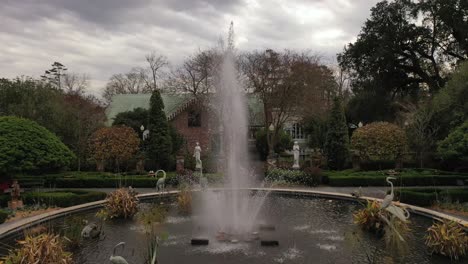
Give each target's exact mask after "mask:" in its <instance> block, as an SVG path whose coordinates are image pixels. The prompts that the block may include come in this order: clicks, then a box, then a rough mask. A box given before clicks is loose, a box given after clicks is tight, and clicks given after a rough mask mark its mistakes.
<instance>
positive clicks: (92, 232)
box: [81, 223, 101, 238]
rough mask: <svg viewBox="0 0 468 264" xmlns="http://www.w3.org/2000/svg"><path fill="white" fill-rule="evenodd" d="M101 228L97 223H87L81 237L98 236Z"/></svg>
mask: <svg viewBox="0 0 468 264" xmlns="http://www.w3.org/2000/svg"><path fill="white" fill-rule="evenodd" d="M100 233H101V230H99V228H98V226H97V225H96V224H95V223H91V224H87V225H86V226H85V227H84V228H83V230H81V237H82V238H97V237H99V234H100Z"/></svg>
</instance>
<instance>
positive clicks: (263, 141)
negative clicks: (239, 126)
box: [255, 129, 292, 160]
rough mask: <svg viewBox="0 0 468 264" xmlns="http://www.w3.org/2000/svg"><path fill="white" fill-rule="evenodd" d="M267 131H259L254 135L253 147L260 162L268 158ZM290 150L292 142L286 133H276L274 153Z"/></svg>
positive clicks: (280, 131)
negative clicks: (258, 155)
mask: <svg viewBox="0 0 468 264" xmlns="http://www.w3.org/2000/svg"><path fill="white" fill-rule="evenodd" d="M267 136H268V130H267V129H260V130H259V131H257V134H256V135H255V140H256V141H255V147H256V148H257V151H258V153H259V154H260V158H261V159H262V160H266V159H267V157H268V152H269V148H268V141H267V140H268V139H267ZM291 148H292V140H291V136H290V135H289V134H288V133H286V131H284V130H282V129H280V130H279V131H278V136H277V141H276V144H275V147H274V150H275V153H282V152H284V151H285V150H288V149H291Z"/></svg>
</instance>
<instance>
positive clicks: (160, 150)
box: [147, 90, 172, 169]
mask: <svg viewBox="0 0 468 264" xmlns="http://www.w3.org/2000/svg"><path fill="white" fill-rule="evenodd" d="M149 130H150V134H149V143H148V156H147V157H148V158H149V159H150V160H154V161H155V162H156V165H157V166H158V168H164V169H167V168H169V167H170V166H171V165H172V155H171V154H172V139H171V135H170V131H169V124H168V122H167V117H166V114H165V113H164V103H163V100H162V98H161V94H160V93H159V91H158V90H155V91H153V93H152V95H151V99H150V109H149Z"/></svg>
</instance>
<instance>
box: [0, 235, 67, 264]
mask: <svg viewBox="0 0 468 264" xmlns="http://www.w3.org/2000/svg"><path fill="white" fill-rule="evenodd" d="M18 244H19V245H20V247H19V248H17V249H14V250H12V251H10V253H9V254H8V255H7V256H6V257H5V258H4V259H3V261H4V263H5V264H72V263H74V262H73V260H72V257H71V253H69V252H67V251H65V250H64V246H63V244H62V242H61V240H60V238H59V236H58V235H53V234H48V233H45V234H40V235H38V236H30V235H27V236H26V237H25V239H24V240H20V241H18Z"/></svg>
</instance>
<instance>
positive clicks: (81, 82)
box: [61, 72, 89, 95]
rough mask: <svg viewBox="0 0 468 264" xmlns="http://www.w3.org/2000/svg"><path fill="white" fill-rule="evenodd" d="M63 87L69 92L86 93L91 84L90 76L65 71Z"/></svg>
mask: <svg viewBox="0 0 468 264" xmlns="http://www.w3.org/2000/svg"><path fill="white" fill-rule="evenodd" d="M62 83H63V84H62V85H61V87H62V89H63V91H64V92H65V93H67V94H79V95H81V94H84V92H85V91H86V88H88V86H89V76H88V75H86V74H78V73H74V72H71V73H65V74H63V79H62Z"/></svg>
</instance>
